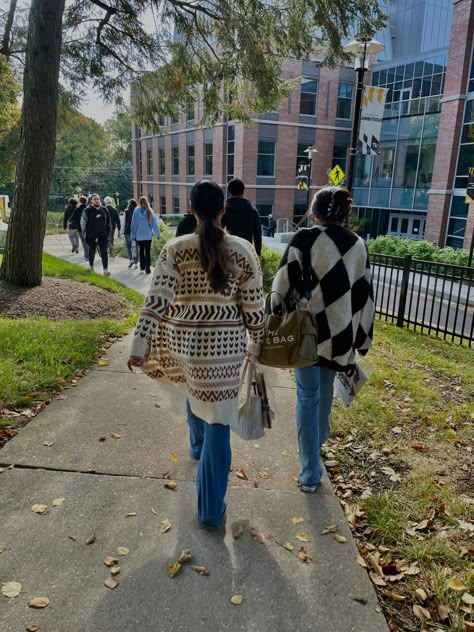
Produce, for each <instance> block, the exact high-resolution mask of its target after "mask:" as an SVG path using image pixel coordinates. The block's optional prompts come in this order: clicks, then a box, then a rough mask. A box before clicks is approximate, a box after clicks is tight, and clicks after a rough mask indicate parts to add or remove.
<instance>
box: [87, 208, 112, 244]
mask: <svg viewBox="0 0 474 632" xmlns="http://www.w3.org/2000/svg"><path fill="white" fill-rule="evenodd" d="M107 214H108V211H107V210H106V209H104V208H103V207H102V206H101V207H99V208H95V207H94V206H89V207H88V209H87V228H86V237H87V238H88V239H96V238H97V237H102V236H103V235H107Z"/></svg>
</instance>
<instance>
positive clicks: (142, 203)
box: [138, 195, 153, 222]
mask: <svg viewBox="0 0 474 632" xmlns="http://www.w3.org/2000/svg"><path fill="white" fill-rule="evenodd" d="M138 204H139V206H140V208H144V209H146V218H147V220H148V222H151V220H152V218H153V211H152V209H151V206H150V202H149V201H148V198H147V197H145V196H144V195H142V196H141V198H140V199H139V201H138Z"/></svg>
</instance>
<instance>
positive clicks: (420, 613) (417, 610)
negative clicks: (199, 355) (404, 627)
mask: <svg viewBox="0 0 474 632" xmlns="http://www.w3.org/2000/svg"><path fill="white" fill-rule="evenodd" d="M413 614H414V615H415V617H418V619H421V620H422V621H428V620H429V619H431V614H430V611H429V610H427V609H426V608H423V607H422V606H419V605H418V604H414V605H413Z"/></svg>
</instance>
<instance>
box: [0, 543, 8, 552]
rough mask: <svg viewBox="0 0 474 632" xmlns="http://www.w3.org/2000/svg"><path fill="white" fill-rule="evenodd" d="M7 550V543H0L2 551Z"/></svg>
mask: <svg viewBox="0 0 474 632" xmlns="http://www.w3.org/2000/svg"><path fill="white" fill-rule="evenodd" d="M6 550H7V545H6V544H0V553H3V551H6Z"/></svg>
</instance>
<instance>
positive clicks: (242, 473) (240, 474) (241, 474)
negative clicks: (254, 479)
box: [235, 468, 249, 481]
mask: <svg viewBox="0 0 474 632" xmlns="http://www.w3.org/2000/svg"><path fill="white" fill-rule="evenodd" d="M235 475H236V476H237V478H241V479H242V480H243V481H248V480H249V479H248V476H247V474H246V473H245V471H244V470H243V469H242V468H241V469H240V470H237V471H236V472H235Z"/></svg>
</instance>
